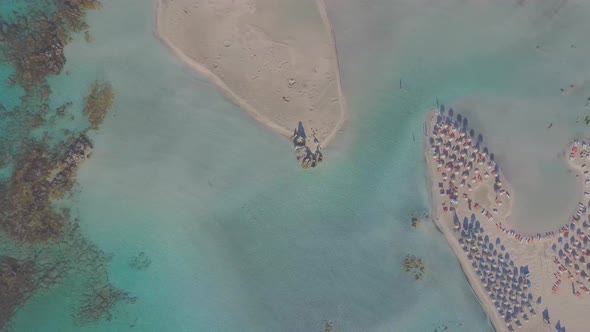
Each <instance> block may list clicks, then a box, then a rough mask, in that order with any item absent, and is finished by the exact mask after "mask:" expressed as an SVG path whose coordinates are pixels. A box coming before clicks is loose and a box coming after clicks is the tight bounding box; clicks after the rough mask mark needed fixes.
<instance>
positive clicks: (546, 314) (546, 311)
mask: <svg viewBox="0 0 590 332" xmlns="http://www.w3.org/2000/svg"><path fill="white" fill-rule="evenodd" d="M543 320H544V321H546V322H547V323H550V322H551V320H550V318H549V310H548V309H547V308H545V310H543Z"/></svg>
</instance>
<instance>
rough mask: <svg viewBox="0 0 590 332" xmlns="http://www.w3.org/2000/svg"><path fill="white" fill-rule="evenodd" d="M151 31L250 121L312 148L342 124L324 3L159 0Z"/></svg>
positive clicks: (341, 103)
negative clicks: (302, 133) (299, 136)
mask: <svg viewBox="0 0 590 332" xmlns="http://www.w3.org/2000/svg"><path fill="white" fill-rule="evenodd" d="M156 34H157V36H158V37H159V38H160V39H161V40H162V41H163V42H164V43H165V44H166V45H167V46H168V47H169V48H170V49H171V50H172V51H173V52H174V53H175V54H176V55H177V56H178V57H179V58H180V59H182V60H183V61H184V62H186V63H187V64H188V65H189V66H190V67H191V68H192V69H193V70H195V71H196V72H198V73H199V74H201V75H203V76H205V77H206V78H208V79H209V80H211V82H213V83H215V84H216V85H217V86H218V87H219V88H220V89H221V90H222V91H223V92H224V93H225V95H227V97H229V98H230V99H231V100H232V101H233V102H234V103H236V104H237V105H238V106H239V107H240V108H242V109H243V110H245V111H246V112H247V113H248V114H250V115H251V116H252V117H254V119H256V120H258V121H259V122H261V123H263V124H265V125H266V126H268V127H270V128H272V129H273V130H275V131H277V132H279V133H281V134H282V135H284V136H287V137H291V136H292V135H293V132H294V129H295V128H297V126H298V123H299V121H301V122H302V124H303V126H304V127H305V130H306V133H307V135H308V136H312V135H313V136H315V138H317V140H316V139H313V140H312V139H309V140H308V142H309V144H310V149H311V150H312V151H315V150H316V147H317V144H318V142H320V143H321V146H322V147H325V146H326V145H327V144H328V143H329V142H330V141H331V140H332V139H333V138H334V136H335V134H336V132H337V131H338V130H339V129H340V128H341V126H342V125H343V123H344V121H345V114H346V112H345V102H344V98H343V96H342V90H341V85H340V74H339V70H338V57H337V53H336V47H335V41H334V36H333V32H332V28H331V25H330V21H329V19H328V16H327V12H326V8H325V4H324V2H323V0H298V1H287V0H157V2H156Z"/></svg>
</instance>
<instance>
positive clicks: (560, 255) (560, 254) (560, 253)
mask: <svg viewBox="0 0 590 332" xmlns="http://www.w3.org/2000/svg"><path fill="white" fill-rule="evenodd" d="M559 257H563V250H561V249H559Z"/></svg>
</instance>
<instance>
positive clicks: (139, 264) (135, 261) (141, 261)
mask: <svg viewBox="0 0 590 332" xmlns="http://www.w3.org/2000/svg"><path fill="white" fill-rule="evenodd" d="M151 264H152V261H151V260H150V259H149V258H148V257H147V255H146V254H145V252H143V251H142V252H140V253H139V254H138V255H136V256H133V257H132V258H131V261H130V262H129V266H130V267H131V268H132V269H134V270H139V271H141V270H145V269H147V268H148V267H149V266H150V265H151Z"/></svg>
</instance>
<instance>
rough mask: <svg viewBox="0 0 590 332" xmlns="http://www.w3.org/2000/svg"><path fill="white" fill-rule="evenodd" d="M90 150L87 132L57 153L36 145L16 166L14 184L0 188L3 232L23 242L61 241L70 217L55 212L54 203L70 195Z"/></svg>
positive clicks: (0, 221) (0, 186) (90, 145)
mask: <svg viewBox="0 0 590 332" xmlns="http://www.w3.org/2000/svg"><path fill="white" fill-rule="evenodd" d="M91 150H92V143H91V142H90V140H89V139H88V137H87V136H86V134H85V133H84V132H83V133H81V134H79V135H78V136H77V137H76V138H74V139H72V140H71V141H70V142H66V143H64V144H63V147H61V149H58V151H57V152H54V153H52V152H51V151H50V149H49V147H48V146H47V144H44V143H37V144H34V145H33V147H32V148H31V149H30V151H29V152H28V154H26V155H22V156H21V157H20V158H19V159H18V160H17V161H16V162H15V165H14V169H15V173H14V175H13V177H12V179H11V181H9V182H8V183H5V184H0V210H2V213H0V227H1V228H2V230H4V231H5V232H7V233H8V234H10V235H12V236H13V237H14V238H15V239H17V240H18V241H22V242H41V241H48V240H55V239H59V238H60V237H61V230H62V228H63V224H64V223H65V222H66V220H67V219H68V214H67V213H66V212H64V211H56V210H55V209H54V208H53V206H52V202H53V201H54V200H58V199H62V198H64V197H65V195H66V194H67V193H68V192H70V190H71V189H72V187H73V186H74V183H75V177H76V172H77V170H78V166H79V165H80V163H81V162H82V161H84V160H85V159H87V158H88V157H90V151H91ZM61 151H63V152H61Z"/></svg>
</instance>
